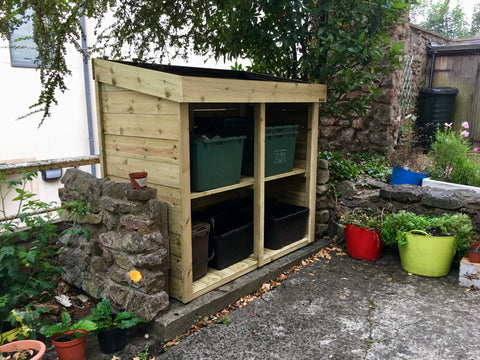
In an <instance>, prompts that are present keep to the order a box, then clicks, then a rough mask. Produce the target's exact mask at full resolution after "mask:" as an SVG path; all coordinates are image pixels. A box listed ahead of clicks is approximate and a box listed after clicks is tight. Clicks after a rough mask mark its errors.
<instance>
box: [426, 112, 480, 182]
mask: <svg viewBox="0 0 480 360" xmlns="http://www.w3.org/2000/svg"><path fill="white" fill-rule="evenodd" d="M468 129H469V124H468V122H466V121H465V122H463V123H462V125H461V128H460V129H459V130H453V129H452V123H445V124H444V128H443V130H440V129H438V130H437V132H436V134H435V141H434V142H433V144H432V150H431V151H430V153H429V157H430V158H431V159H432V162H433V165H432V168H431V173H430V177H431V178H432V179H437V180H442V181H448V182H454V183H457V184H464V185H472V186H480V163H479V162H478V161H475V160H476V156H474V155H476V152H478V148H474V149H472V145H471V143H470V141H469V140H468V137H469V136H470V133H469V131H468Z"/></svg>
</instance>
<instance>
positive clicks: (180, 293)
mask: <svg viewBox="0 0 480 360" xmlns="http://www.w3.org/2000/svg"><path fill="white" fill-rule="evenodd" d="M169 295H170V296H171V297H172V298H174V299H177V300H179V301H181V302H183V303H184V304H186V303H188V302H189V301H190V300H192V299H187V298H186V297H185V294H184V289H183V281H182V279H179V278H176V277H174V276H170V279H169Z"/></svg>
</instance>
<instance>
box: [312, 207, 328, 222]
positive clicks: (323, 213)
mask: <svg viewBox="0 0 480 360" xmlns="http://www.w3.org/2000/svg"><path fill="white" fill-rule="evenodd" d="M329 219H330V212H329V211H328V210H320V211H316V212H315V222H316V223H319V224H326V223H327V222H328V220H329Z"/></svg>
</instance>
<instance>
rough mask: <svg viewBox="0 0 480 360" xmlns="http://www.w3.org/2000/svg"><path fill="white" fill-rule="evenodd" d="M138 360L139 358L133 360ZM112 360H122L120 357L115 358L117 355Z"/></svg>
mask: <svg viewBox="0 0 480 360" xmlns="http://www.w3.org/2000/svg"><path fill="white" fill-rule="evenodd" d="M137 359H138V357H137V358H133V360H137ZM112 360H120V358H119V357H118V356H115V355H114V356H113V357H112Z"/></svg>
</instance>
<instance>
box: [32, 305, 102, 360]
mask: <svg viewBox="0 0 480 360" xmlns="http://www.w3.org/2000/svg"><path fill="white" fill-rule="evenodd" d="M96 328H97V325H96V324H95V323H94V322H93V321H91V320H89V319H87V318H83V319H80V320H79V321H78V322H76V323H74V324H72V319H71V317H70V314H69V313H67V312H62V322H60V323H57V324H55V325H44V326H42V327H41V328H40V333H41V334H43V335H45V336H48V337H51V339H52V343H53V345H54V346H55V350H57V355H58V358H59V359H60V360H84V359H85V342H86V340H87V334H88V332H89V331H93V330H95V329H96Z"/></svg>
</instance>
